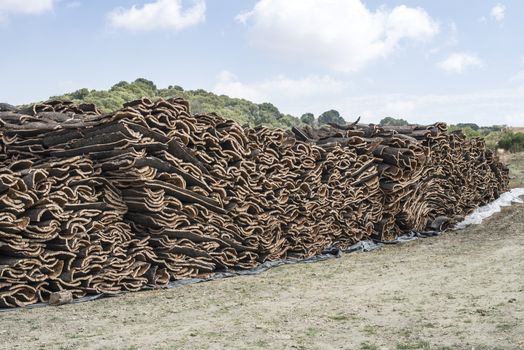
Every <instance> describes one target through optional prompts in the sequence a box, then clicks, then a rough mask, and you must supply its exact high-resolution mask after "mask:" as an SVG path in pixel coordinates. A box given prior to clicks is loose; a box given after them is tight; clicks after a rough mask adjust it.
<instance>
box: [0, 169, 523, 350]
mask: <svg viewBox="0 0 524 350" xmlns="http://www.w3.org/2000/svg"><path fill="white" fill-rule="evenodd" d="M518 167H519V166H516V167H515V169H516V170H517V173H518V171H521V169H520V168H518ZM513 173H515V170H513ZM523 238H524V205H523V204H517V205H513V206H512V207H509V208H505V209H503V211H502V212H501V213H498V214H495V215H494V216H493V217H491V218H489V219H487V220H486V221H485V222H484V223H483V224H482V225H478V226H472V227H469V228H467V229H464V230H461V231H454V232H448V233H445V234H443V235H441V236H440V237H434V238H426V239H419V240H416V241H412V242H409V243H404V244H401V245H391V246H387V247H384V248H382V249H379V250H376V251H373V252H368V253H352V254H346V255H344V256H342V257H341V258H338V259H331V260H328V261H323V262H317V263H313V264H296V265H287V266H282V267H278V268H274V269H271V270H269V271H267V272H264V273H262V274H260V275H257V276H242V277H235V278H230V279H226V280H220V281H213V282H206V283H201V284H194V285H190V286H185V287H182V288H177V289H170V290H159V291H147V292H140V293H130V294H126V295H124V296H121V297H117V298H110V299H102V300H97V301H93V302H87V303H81V304H73V305H64V306H59V307H44V308H36V309H17V310H13V311H8V312H2V313H0V339H1V340H2V342H0V349H362V350H365V349H367V350H372V349H440V350H443V349H470V350H471V349H475V350H479V349H524V240H523Z"/></svg>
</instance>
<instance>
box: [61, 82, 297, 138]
mask: <svg viewBox="0 0 524 350" xmlns="http://www.w3.org/2000/svg"><path fill="white" fill-rule="evenodd" d="M142 97H148V98H151V99H156V98H160V97H161V98H164V99H167V98H172V97H181V98H184V99H186V100H188V101H189V103H190V106H191V111H192V112H193V113H209V112H215V113H217V114H218V115H220V116H222V117H224V118H227V119H233V120H235V121H237V122H239V123H240V124H248V125H250V126H258V125H264V126H271V127H277V128H283V129H287V128H290V127H292V126H303V125H304V124H305V123H303V122H302V121H301V120H300V119H299V118H297V117H294V116H292V115H289V114H283V113H281V112H280V111H279V110H278V108H277V107H275V106H274V105H272V104H271V103H267V102H266V103H260V104H257V103H253V102H250V101H247V100H244V99H240V98H231V97H228V96H226V95H216V94H214V93H211V92H208V91H206V90H202V89H198V90H184V89H183V88H182V87H181V86H178V85H170V86H169V87H168V88H167V89H159V88H158V87H157V86H156V85H155V84H154V83H153V82H152V81H150V80H147V79H144V78H138V79H136V80H135V81H134V82H131V83H128V82H126V81H121V82H119V83H117V84H115V85H113V86H112V87H111V88H110V89H109V90H88V89H85V88H84V89H80V90H77V91H74V92H72V93H68V94H64V95H61V96H53V97H51V98H53V99H63V100H70V101H73V102H76V103H84V102H87V103H95V104H96V105H97V106H98V108H99V109H100V110H101V111H102V112H105V113H107V112H113V111H115V110H117V109H119V108H121V107H122V104H124V103H125V102H128V101H131V100H135V99H139V98H142Z"/></svg>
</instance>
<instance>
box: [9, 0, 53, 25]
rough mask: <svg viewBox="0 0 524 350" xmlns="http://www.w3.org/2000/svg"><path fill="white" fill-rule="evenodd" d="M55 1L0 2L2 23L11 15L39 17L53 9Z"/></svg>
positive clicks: (20, 0)
mask: <svg viewBox="0 0 524 350" xmlns="http://www.w3.org/2000/svg"><path fill="white" fill-rule="evenodd" d="M54 2H55V1H54V0H23V1H22V0H0V22H2V21H5V20H7V18H9V16H10V15H38V14H41V13H44V12H47V11H51V10H52V9H53V5H54Z"/></svg>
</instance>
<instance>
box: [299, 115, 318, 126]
mask: <svg viewBox="0 0 524 350" xmlns="http://www.w3.org/2000/svg"><path fill="white" fill-rule="evenodd" d="M300 121H301V122H302V123H304V124H307V125H313V123H314V122H315V115H314V114H313V113H304V114H302V116H301V117H300Z"/></svg>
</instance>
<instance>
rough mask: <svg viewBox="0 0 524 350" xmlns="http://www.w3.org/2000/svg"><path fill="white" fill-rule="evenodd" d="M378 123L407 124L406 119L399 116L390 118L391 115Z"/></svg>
mask: <svg viewBox="0 0 524 350" xmlns="http://www.w3.org/2000/svg"><path fill="white" fill-rule="evenodd" d="M379 124H380V125H387V126H402V125H408V124H409V123H408V121H407V120H405V119H400V118H398V119H397V118H392V117H386V118H384V119H382V120H381V121H380V122H379Z"/></svg>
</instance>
